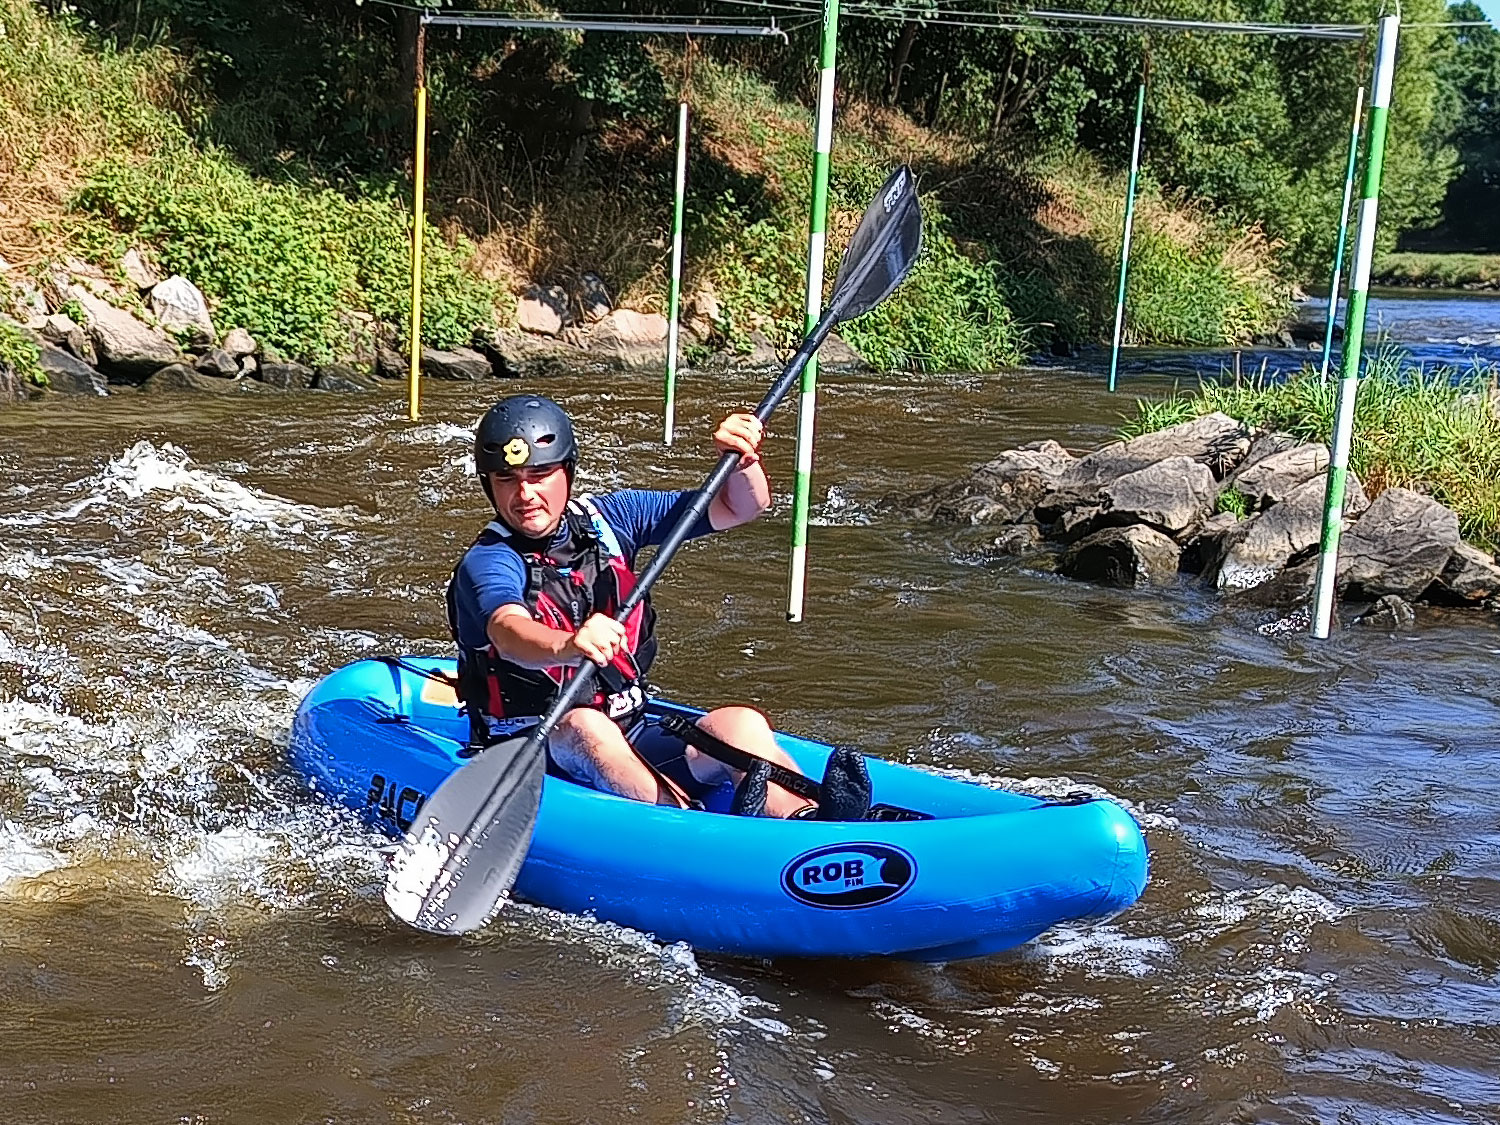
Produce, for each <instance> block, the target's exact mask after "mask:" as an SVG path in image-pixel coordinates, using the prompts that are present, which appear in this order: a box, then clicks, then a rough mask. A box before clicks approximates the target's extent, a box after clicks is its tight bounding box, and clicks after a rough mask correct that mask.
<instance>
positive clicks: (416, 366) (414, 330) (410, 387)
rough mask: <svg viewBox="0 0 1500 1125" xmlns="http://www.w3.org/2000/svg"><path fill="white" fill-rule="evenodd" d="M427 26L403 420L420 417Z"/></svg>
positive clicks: (421, 37)
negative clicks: (405, 412)
mask: <svg viewBox="0 0 1500 1125" xmlns="http://www.w3.org/2000/svg"><path fill="white" fill-rule="evenodd" d="M426 39H427V27H426V25H425V24H424V25H423V26H422V27H421V28H420V29H419V30H418V32H417V160H416V199H415V200H414V201H413V203H412V211H411V372H410V374H409V375H408V376H407V381H406V402H407V417H409V418H410V419H411V420H412V421H413V422H415V421H416V420H417V419H418V418H419V417H421V414H422V231H423V228H424V227H426V225H427V210H426V194H425V193H426V187H427V184H426V179H427V177H426V172H427V76H426V75H425V74H424V73H423V71H424V70H425V69H426V68H425V67H424V66H423V63H424V62H425V60H424V59H423V57H422V56H423V54H424V53H425V52H424V51H423V48H424V47H425V46H426V42H425V40H426Z"/></svg>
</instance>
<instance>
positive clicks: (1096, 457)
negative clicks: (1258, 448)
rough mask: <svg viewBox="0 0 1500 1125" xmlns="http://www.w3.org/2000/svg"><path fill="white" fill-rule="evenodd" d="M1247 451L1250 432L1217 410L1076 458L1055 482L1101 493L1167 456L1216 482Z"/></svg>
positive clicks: (1063, 486)
mask: <svg viewBox="0 0 1500 1125" xmlns="http://www.w3.org/2000/svg"><path fill="white" fill-rule="evenodd" d="M1249 449H1250V432H1249V431H1248V430H1247V429H1246V428H1245V427H1244V426H1243V425H1241V424H1240V423H1239V422H1236V421H1235V420H1234V419H1233V418H1231V417H1229V415H1227V414H1221V413H1219V412H1217V411H1215V412H1214V413H1212V414H1204V415H1202V416H1201V417H1198V418H1193V419H1191V420H1190V421H1187V422H1183V423H1181V424H1179V425H1176V426H1170V427H1168V428H1167V429H1165V430H1157V431H1156V432H1155V433H1150V434H1142V435H1141V436H1140V437H1135V438H1131V439H1130V440H1129V441H1117V442H1115V443H1113V444H1112V445H1106V446H1105V447H1104V448H1103V449H1099V450H1095V451H1094V452H1093V453H1090V454H1089V455H1088V456H1086V457H1082V458H1079V460H1078V461H1077V463H1076V464H1074V465H1072V466H1070V467H1069V469H1068V471H1067V472H1066V473H1064V474H1063V477H1062V479H1061V480H1060V481H1059V482H1058V485H1059V488H1060V489H1079V490H1083V489H1091V488H1092V489H1099V488H1102V487H1103V486H1104V485H1106V484H1108V483H1109V482H1110V481H1112V480H1115V479H1116V478H1117V477H1122V476H1124V475H1125V474H1126V473H1133V472H1135V471H1136V470H1137V469H1144V468H1145V467H1146V466H1147V465H1154V464H1155V463H1156V462H1158V461H1165V460H1166V459H1167V458H1168V457H1191V458H1192V459H1193V460H1194V461H1197V462H1199V463H1200V464H1203V465H1207V466H1208V469H1209V471H1210V472H1212V473H1213V475H1214V477H1215V478H1216V479H1223V477H1224V476H1225V475H1226V474H1227V473H1229V472H1231V471H1232V470H1233V469H1234V468H1235V467H1236V466H1237V465H1238V464H1239V463H1240V461H1241V460H1242V459H1243V458H1244V456H1245V454H1246V452H1248V451H1249Z"/></svg>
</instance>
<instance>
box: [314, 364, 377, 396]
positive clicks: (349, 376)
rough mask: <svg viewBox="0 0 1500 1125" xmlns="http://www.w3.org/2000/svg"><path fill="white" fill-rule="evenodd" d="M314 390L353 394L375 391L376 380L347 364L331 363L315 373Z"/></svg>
mask: <svg viewBox="0 0 1500 1125" xmlns="http://www.w3.org/2000/svg"><path fill="white" fill-rule="evenodd" d="M312 386H313V390H315V391H335V392H339V393H344V394H352V393H355V392H358V391H371V390H374V389H375V380H374V378H373V377H372V376H370V375H369V374H367V373H366V372H363V371H360V370H359V369H358V368H356V367H353V366H351V365H350V364H347V363H329V364H325V365H324V366H322V367H320V368H318V369H317V371H316V372H314V373H313V380H312Z"/></svg>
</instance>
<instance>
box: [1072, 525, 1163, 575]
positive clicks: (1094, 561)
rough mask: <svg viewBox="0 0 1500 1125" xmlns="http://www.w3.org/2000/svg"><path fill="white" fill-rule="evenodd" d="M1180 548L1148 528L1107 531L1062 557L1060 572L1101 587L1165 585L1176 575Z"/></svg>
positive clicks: (1125, 528) (1099, 532)
mask: <svg viewBox="0 0 1500 1125" xmlns="http://www.w3.org/2000/svg"><path fill="white" fill-rule="evenodd" d="M1180 554H1181V550H1180V548H1179V547H1178V546H1177V544H1176V543H1174V542H1173V541H1172V540H1171V539H1170V538H1169V537H1167V536H1165V535H1163V534H1162V533H1161V532H1159V531H1156V530H1154V529H1152V528H1149V527H1143V526H1141V525H1140V524H1136V525H1134V526H1131V527H1106V528H1105V529H1104V530H1103V531H1096V532H1094V534H1092V535H1090V536H1088V538H1086V539H1082V540H1080V541H1079V542H1077V543H1074V544H1073V545H1072V546H1071V547H1069V548H1068V549H1067V550H1066V551H1064V552H1063V553H1062V558H1061V559H1059V560H1058V564H1057V572H1058V573H1059V574H1064V575H1067V576H1068V577H1069V578H1077V579H1081V580H1082V581H1085V582H1096V583H1098V584H1099V585H1101V586H1123V587H1127V588H1130V587H1138V586H1148V585H1162V584H1164V583H1168V582H1171V581H1173V579H1174V578H1175V577H1176V574H1177V560H1178V557H1179V555H1180Z"/></svg>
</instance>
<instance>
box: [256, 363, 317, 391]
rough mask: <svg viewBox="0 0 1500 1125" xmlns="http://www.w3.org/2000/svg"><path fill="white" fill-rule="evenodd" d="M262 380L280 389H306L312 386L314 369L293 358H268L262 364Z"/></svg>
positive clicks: (267, 384) (269, 385)
mask: <svg viewBox="0 0 1500 1125" xmlns="http://www.w3.org/2000/svg"><path fill="white" fill-rule="evenodd" d="M260 381H261V382H262V383H264V384H265V385H266V386H268V387H275V388H276V389H277V390H279V391H305V390H307V389H308V388H309V387H311V386H312V381H313V370H312V368H311V367H304V366H303V365H302V364H300V363H293V362H292V361H291V360H282V361H280V362H272V361H270V360H267V361H266V362H265V363H262V364H261V365H260Z"/></svg>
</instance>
